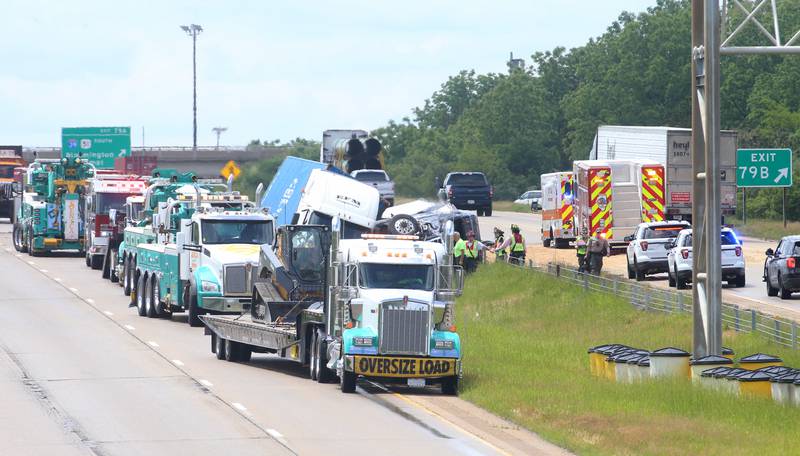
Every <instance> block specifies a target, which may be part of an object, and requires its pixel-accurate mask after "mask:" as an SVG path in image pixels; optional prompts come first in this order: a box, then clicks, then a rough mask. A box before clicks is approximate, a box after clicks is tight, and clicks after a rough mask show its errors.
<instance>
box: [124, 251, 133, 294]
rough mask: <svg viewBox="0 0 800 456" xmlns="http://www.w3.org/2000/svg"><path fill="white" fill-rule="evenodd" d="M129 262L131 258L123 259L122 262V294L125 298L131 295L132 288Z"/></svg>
mask: <svg viewBox="0 0 800 456" xmlns="http://www.w3.org/2000/svg"><path fill="white" fill-rule="evenodd" d="M130 260H131V258H130V257H127V256H126V257H125V259H124V260H122V293H124V294H125V296H130V295H131V288H132V286H131V282H133V280H132V279H131V261H130Z"/></svg>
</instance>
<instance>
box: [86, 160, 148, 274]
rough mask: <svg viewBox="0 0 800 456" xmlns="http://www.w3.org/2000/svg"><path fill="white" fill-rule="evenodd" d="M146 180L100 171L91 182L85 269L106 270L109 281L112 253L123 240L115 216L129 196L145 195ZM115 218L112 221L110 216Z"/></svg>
mask: <svg viewBox="0 0 800 456" xmlns="http://www.w3.org/2000/svg"><path fill="white" fill-rule="evenodd" d="M146 184H147V182H146V180H145V179H142V178H140V177H139V176H134V175H121V174H116V173H108V172H103V171H98V173H97V174H96V175H95V176H94V177H93V178H92V179H89V185H88V189H87V190H88V191H87V195H86V198H85V200H86V207H85V209H84V211H83V212H84V216H85V222H84V226H85V227H86V266H88V267H91V268H92V269H101V268H102V269H103V276H104V278H108V271H109V270H110V265H111V264H112V263H111V261H109V253H110V251H111V249H112V248H113V249H116V248H117V245H118V244H119V241H120V240H121V237H122V231H121V230H119V231H118V228H119V225H118V223H117V220H116V215H118V214H122V208H123V207H124V205H125V202H126V200H127V198H128V197H129V196H134V195H142V194H144V191H145V187H146ZM112 214H113V215H114V218H111V215H112Z"/></svg>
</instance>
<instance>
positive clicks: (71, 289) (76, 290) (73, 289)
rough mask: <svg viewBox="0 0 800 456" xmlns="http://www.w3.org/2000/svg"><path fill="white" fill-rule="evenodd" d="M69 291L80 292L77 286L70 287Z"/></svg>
mask: <svg viewBox="0 0 800 456" xmlns="http://www.w3.org/2000/svg"><path fill="white" fill-rule="evenodd" d="M69 291H71V292H73V293H77V292H78V289H77V288H72V287H69Z"/></svg>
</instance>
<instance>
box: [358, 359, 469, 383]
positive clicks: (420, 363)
mask: <svg viewBox="0 0 800 456" xmlns="http://www.w3.org/2000/svg"><path fill="white" fill-rule="evenodd" d="M353 362H354V364H355V366H354V371H355V373H356V374H361V375H366V376H371V377H404V378H413V377H428V378H430V377H449V376H452V375H456V359H454V358H400V357H391V358H389V357H382V356H356V357H354V361H353Z"/></svg>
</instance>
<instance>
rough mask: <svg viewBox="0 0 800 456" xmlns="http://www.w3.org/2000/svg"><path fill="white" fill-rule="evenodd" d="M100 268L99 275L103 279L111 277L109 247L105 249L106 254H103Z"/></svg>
mask: <svg viewBox="0 0 800 456" xmlns="http://www.w3.org/2000/svg"><path fill="white" fill-rule="evenodd" d="M100 270H101V271H102V272H101V273H100V275H101V276H102V277H103V278H104V279H110V278H111V249H108V250H106V254H105V255H103V264H101V265H100Z"/></svg>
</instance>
